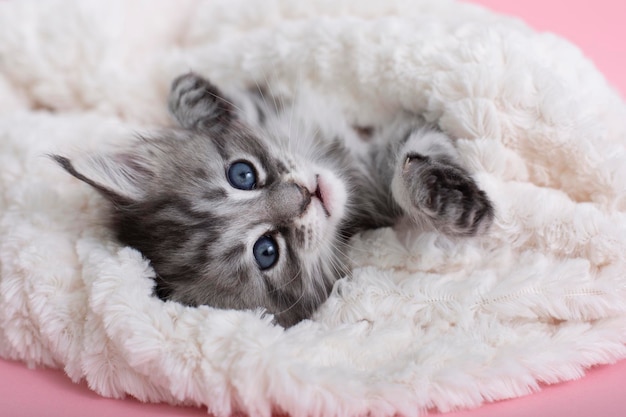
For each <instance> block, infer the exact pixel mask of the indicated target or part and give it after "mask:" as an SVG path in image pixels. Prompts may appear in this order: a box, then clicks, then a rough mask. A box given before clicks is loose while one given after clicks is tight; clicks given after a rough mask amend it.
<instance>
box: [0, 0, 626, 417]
mask: <svg viewBox="0 0 626 417" xmlns="http://www.w3.org/2000/svg"><path fill="white" fill-rule="evenodd" d="M189 69H193V70H195V71H197V72H200V73H202V74H205V75H207V76H209V77H211V78H212V79H213V80H214V81H215V82H216V83H218V84H221V85H227V84H235V83H241V82H246V83H251V82H255V81H257V82H260V83H262V82H264V81H265V80H266V79H272V80H277V81H276V82H277V84H276V88H283V89H284V90H285V91H287V92H289V91H293V89H295V88H297V85H298V83H299V82H301V81H302V80H307V81H310V82H311V83H313V84H314V85H315V86H316V87H317V88H319V89H320V90H322V91H324V92H326V93H327V94H331V95H336V96H337V97H338V98H339V100H341V103H342V105H343V108H344V109H345V111H346V114H348V115H349V117H351V118H353V119H354V120H355V121H357V122H359V123H362V124H368V123H371V122H381V121H382V122H384V121H385V120H387V119H389V118H390V117H392V115H393V114H394V113H396V112H398V111H400V110H401V109H407V110H410V111H414V112H418V113H421V114H424V115H425V117H426V118H428V119H429V120H432V121H436V122H437V123H438V125H439V126H440V127H441V128H442V129H443V130H445V131H446V132H448V133H449V134H450V135H452V136H454V137H456V138H458V146H459V148H460V149H461V150H462V152H463V155H464V158H465V160H466V162H467V163H468V164H469V165H470V166H471V167H472V169H473V170H475V171H476V172H477V178H478V179H479V181H480V182H481V184H482V185H483V187H484V188H485V189H486V190H487V191H488V192H489V194H490V195H491V196H492V197H493V199H494V200H495V202H496V205H497V212H498V218H497V221H496V224H495V226H494V227H493V229H492V231H491V233H490V235H489V236H486V237H485V238H482V239H475V240H465V241H451V240H448V239H445V238H443V237H441V236H437V235H434V234H425V235H416V234H415V233H412V232H411V231H406V230H405V229H404V228H402V229H403V230H404V231H403V232H402V233H400V232H399V231H398V230H393V229H386V230H378V231H374V232H370V233H367V234H366V235H363V236H360V237H358V238H357V239H355V241H354V250H353V255H354V257H355V259H356V260H357V262H358V264H359V265H360V267H359V268H357V269H356V271H355V272H354V276H353V277H352V278H351V279H346V280H342V281H340V282H338V283H337V285H336V288H335V290H334V292H333V294H332V296H331V297H330V299H329V300H328V302H327V303H325V305H324V306H323V308H322V309H321V310H320V311H319V312H318V314H316V316H315V317H314V319H313V320H309V321H305V322H303V323H301V324H300V325H298V326H296V327H295V328H291V329H289V330H288V331H284V330H283V329H282V328H279V327H275V326H273V325H271V323H270V322H269V321H268V319H261V318H259V317H260V316H261V313H260V312H235V311H218V310H214V309H212V308H209V307H202V308H185V307H183V306H180V305H177V304H174V303H163V302H161V301H159V300H157V299H155V298H153V297H151V295H150V294H151V291H152V285H153V283H152V280H151V278H150V277H151V276H152V270H151V269H150V266H149V264H148V263H147V262H146V261H145V260H143V259H142V257H141V255H140V254H139V253H138V252H137V251H135V250H132V249H129V248H123V247H121V246H120V245H119V244H118V243H116V242H115V240H114V239H113V238H112V235H111V233H110V232H109V230H108V229H107V227H106V224H105V222H104V219H105V217H106V211H107V207H106V205H105V203H104V201H103V200H102V199H101V198H100V197H99V196H98V195H96V193H94V191H93V190H91V189H90V188H89V187H88V186H86V185H84V184H82V183H80V182H78V181H76V180H74V179H73V178H71V177H70V176H69V175H67V174H66V173H65V172H63V171H62V170H61V169H60V168H58V167H57V166H55V164H53V163H52V162H51V161H50V160H49V159H47V158H46V157H45V155H46V154H47V153H49V152H55V151H56V152H60V151H62V152H64V153H68V152H69V151H74V150H80V149H87V148H90V149H93V148H101V147H103V146H111V144H115V143H119V142H120V141H125V140H129V139H131V138H132V137H133V135H134V133H135V132H137V131H138V130H144V129H150V128H153V127H155V126H159V125H165V124H167V123H169V121H168V117H167V114H166V111H165V105H164V100H165V95H166V92H167V89H168V85H169V83H170V80H171V79H172V78H173V77H174V76H175V75H177V74H179V73H181V72H184V71H187V70H189ZM279 84H280V85H279ZM625 144H626V106H625V105H624V102H623V101H622V100H621V99H620V98H619V97H618V96H617V94H615V92H614V91H613V90H612V89H611V88H610V87H608V86H607V84H606V82H605V80H604V78H603V77H602V76H601V75H600V74H599V73H598V71H597V70H596V69H595V68H594V67H593V65H592V64H591V63H590V62H589V61H587V60H586V59H585V58H584V57H583V56H582V55H581V53H580V52H579V50H578V49H576V48H575V47H572V46H571V45H569V44H568V43H566V42H564V41H562V40H560V39H558V38H557V37H555V36H551V35H546V34H536V33H534V32H532V31H531V30H529V29H528V28H527V27H526V26H524V25H523V24H522V23H520V22H517V21H514V20H512V19H509V18H504V17H500V16H497V15H494V14H492V13H489V12H487V11H485V10H482V9H480V8H477V7H474V6H470V5H466V4H462V3H455V2H451V1H448V0H446V1H443V0H431V1H426V0H422V1H418V0H412V1H406V2H404V1H399V0H398V1H389V0H359V1H356V0H354V1H349V0H320V1H315V2H314V1H296V0H294V1H288V0H264V1H254V0H222V1H218V0H211V1H206V2H201V1H194V0H188V1H184V2H183V1H171V2H156V1H133V2H124V1H117V2H112V1H107V2H90V1H81V2H75V1H50V2H34V1H33V2H29V1H8V2H0V191H1V192H0V210H1V211H0V266H1V272H0V274H1V275H0V356H2V357H4V358H10V359H16V360H21V361H25V362H26V363H27V364H29V365H31V366H50V367H57V368H63V369H64V370H65V372H66V373H67V374H68V375H69V377H70V378H72V379H73V380H74V381H78V380H80V379H82V378H85V379H86V380H87V382H88V383H89V386H90V387H91V389H93V390H94V391H96V392H98V393H100V394H102V395H105V396H112V397H122V396H124V395H126V394H130V395H132V396H134V397H137V398H139V399H140V400H145V401H166V402H169V403H179V404H180V403H185V404H197V405H203V406H206V407H208V410H209V411H210V412H212V413H214V414H215V415H217V416H227V415H229V414H231V413H233V412H236V411H243V412H245V413H248V414H249V415H255V416H270V415H271V413H272V412H276V411H282V412H287V413H289V414H291V415H293V416H309V415H310V416H332V415H342V416H356V415H366V414H367V413H368V412H371V415H376V416H391V415H394V414H396V413H400V414H403V415H407V416H416V415H419V414H421V413H423V412H425V411H427V410H431V409H439V410H443V411H445V410H450V409H453V408H458V407H472V406H477V405H479V404H480V403H481V402H483V401H485V400H488V401H491V400H497V399H502V398H508V397H512V396H519V395H523V394H526V393H529V392H531V391H533V390H536V389H538V387H539V386H540V385H541V384H542V383H555V382H558V381H562V380H567V379H572V378H577V377H580V376H581V375H582V374H583V372H584V369H585V368H587V367H589V366H592V365H594V364H603V363H609V362H613V361H615V360H617V359H620V358H623V357H626V348H625V345H624V343H625V342H626V147H625Z"/></svg>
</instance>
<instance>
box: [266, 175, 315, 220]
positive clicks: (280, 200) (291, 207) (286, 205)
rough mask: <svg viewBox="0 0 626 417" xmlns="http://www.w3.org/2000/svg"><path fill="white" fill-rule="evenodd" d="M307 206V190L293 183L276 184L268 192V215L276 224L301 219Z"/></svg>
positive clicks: (308, 198)
mask: <svg viewBox="0 0 626 417" xmlns="http://www.w3.org/2000/svg"><path fill="white" fill-rule="evenodd" d="M309 204H311V193H309V190H307V189H306V188H305V187H303V186H301V185H299V184H296V183H294V182H288V183H282V184H277V185H276V186H274V187H272V189H271V190H270V194H269V204H268V206H269V207H268V208H269V210H270V213H269V214H270V216H271V217H272V218H273V219H275V221H276V222H285V221H290V220H293V219H295V218H298V217H301V216H302V215H303V214H304V212H305V211H306V209H307V207H308V206H309Z"/></svg>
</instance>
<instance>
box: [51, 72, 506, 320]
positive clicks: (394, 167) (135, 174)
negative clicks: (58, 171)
mask: <svg viewBox="0 0 626 417" xmlns="http://www.w3.org/2000/svg"><path fill="white" fill-rule="evenodd" d="M302 96H303V99H301V100H295V101H294V102H293V103H291V104H286V103H284V102H281V105H280V106H279V105H277V104H276V101H275V100H273V99H270V100H269V101H270V102H272V103H273V104H272V105H270V104H268V102H267V101H266V97H265V96H264V95H263V94H259V93H258V92H257V93H249V94H244V93H238V94H233V95H230V96H228V98H226V96H225V95H224V94H223V93H222V92H221V91H220V90H219V89H218V88H216V87H215V86H214V85H213V84H211V83H210V82H209V81H207V80H206V79H204V78H202V77H200V76H198V75H196V74H193V73H190V74H186V75H183V76H180V77H179V78H177V79H176V80H175V81H174V82H173V84H172V88H171V92H170V96H169V109H170V111H171V113H172V114H173V116H174V118H175V119H176V120H177V121H178V123H179V124H180V128H173V129H171V130H167V131H164V132H161V133H157V134H155V135H154V137H150V138H140V139H138V140H136V141H135V142H134V143H133V144H132V145H130V146H129V147H128V148H127V149H122V150H119V151H118V152H116V153H111V154H100V155H90V156H85V157H81V158H77V159H75V160H71V161H70V160H69V159H67V158H65V157H63V156H58V155H54V156H53V158H54V159H56V161H57V162H58V163H59V164H60V165H61V166H62V167H63V168H65V169H66V170H67V171H68V172H69V173H70V174H72V175H73V176H75V177H76V178H78V179H80V180H82V181H84V182H86V183H87V184H89V185H91V186H92V187H93V188H95V189H96V190H98V191H99V192H100V193H101V194H102V195H104V197H106V198H107V199H108V200H109V201H110V202H111V203H112V205H113V207H114V209H113V211H112V224H113V227H114V230H115V231H116V233H117V236H118V238H119V240H120V242H122V243H123V244H125V245H129V246H132V247H134V248H136V249H138V250H139V251H141V252H142V254H143V255H144V256H146V257H147V258H148V259H149V260H150V261H151V264H152V266H153V268H154V270H155V271H156V278H155V280H156V293H157V295H158V296H159V297H160V298H162V299H166V300H174V301H178V302H181V303H184V304H187V305H192V306H196V305H201V304H207V305H210V306H214V307H218V308H225V309H228V308H233V309H255V308H259V307H261V308H265V309H266V310H267V311H268V312H269V313H271V314H273V315H274V316H275V320H276V321H277V322H278V323H279V324H281V325H283V326H286V327H287V326H291V325H294V324H296V323H298V322H299V321H300V320H303V319H305V318H308V317H309V316H310V315H311V314H312V313H313V312H314V311H315V309H316V308H317V307H318V306H319V305H320V303H322V302H323V301H324V300H325V299H326V298H327V297H328V294H329V292H330V290H331V287H332V285H333V283H334V282H335V281H336V280H337V279H339V278H341V277H343V276H346V275H347V274H349V272H350V262H349V259H348V258H347V255H346V254H347V252H348V241H349V239H350V238H351V237H352V236H353V235H354V234H355V233H357V232H359V231H362V230H366V229H372V228H378V227H385V226H391V225H393V224H394V223H395V222H396V221H397V220H398V219H399V218H400V217H401V216H408V217H409V218H410V219H412V220H413V221H414V222H415V223H417V224H419V225H420V227H428V228H434V229H436V230H438V231H440V232H441V233H445V234H447V235H451V236H474V235H477V234H480V233H482V232H484V231H485V230H486V229H487V228H488V227H489V225H490V224H491V222H492V220H493V217H494V209H493V206H492V204H491V202H490V200H489V198H488V197H487V195H486V194H485V192H483V191H482V190H481V189H480V188H479V187H478V185H477V184H476V182H475V181H474V180H473V179H472V177H471V175H470V174H469V172H468V171H467V170H466V169H465V168H463V167H462V166H461V164H460V162H459V159H458V156H457V151H456V149H455V148H454V146H453V143H452V141H451V140H450V138H448V137H447V136H446V135H445V134H443V133H442V132H440V131H438V130H436V129H435V128H433V127H432V126H429V125H426V124H425V123H422V122H420V121H419V118H417V117H415V116H413V117H411V118H410V119H409V120H399V121H398V122H395V123H393V124H391V125H390V126H387V127H385V128H380V129H373V130H372V132H369V133H370V135H369V136H370V137H369V138H368V140H367V141H364V140H362V139H361V138H360V136H359V133H358V132H357V131H355V129H352V128H351V127H350V126H349V125H348V123H347V122H346V121H345V120H343V119H342V118H341V117H340V116H339V112H337V111H334V110H332V109H329V108H327V107H328V106H326V105H325V104H324V103H322V105H319V103H318V104H315V103H314V102H313V103H312V102H311V100H309V101H307V97H306V95H302ZM235 102H236V103H237V105H235V104H234V103H235ZM316 119H321V120H316ZM363 132H364V130H361V133H363ZM366 133H367V132H366Z"/></svg>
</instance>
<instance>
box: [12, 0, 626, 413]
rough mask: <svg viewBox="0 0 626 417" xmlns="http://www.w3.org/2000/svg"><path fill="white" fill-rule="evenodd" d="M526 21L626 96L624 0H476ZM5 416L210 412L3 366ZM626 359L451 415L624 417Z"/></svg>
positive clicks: (56, 374)
mask: <svg viewBox="0 0 626 417" xmlns="http://www.w3.org/2000/svg"><path fill="white" fill-rule="evenodd" d="M474 2H475V3H480V4H484V5H486V6H488V7H490V8H492V9H494V10H496V11H500V12H503V13H507V14H512V15H516V16H519V17H521V18H523V19H524V20H526V21H527V22H528V23H529V24H531V26H533V27H534V28H536V29H538V30H542V31H550V32H554V33H557V34H559V35H562V36H564V37H566V38H567V39H569V40H570V41H572V42H574V43H575V44H577V45H579V46H580V47H581V49H582V50H583V52H584V53H585V54H586V55H587V56H589V57H590V58H591V59H592V60H593V61H594V62H595V63H596V65H597V66H598V68H599V69H600V70H601V71H602V72H603V73H604V74H605V75H606V76H607V78H608V80H609V82H610V83H611V84H612V85H614V86H615V87H617V88H618V89H619V90H620V91H621V93H622V96H626V72H625V71H624V68H625V67H626V42H624V40H625V39H626V25H624V18H626V1H624V0H596V1H588V0H543V1H541V0H514V1H506V0H474ZM0 375H1V377H0V416H7V417H38V416H49V417H56V416H59V417H61V416H63V417H73V416H81V417H82V416H90V417H100V416H102V417H104V416H116V417H141V416H172V417H183V416H187V417H191V416H201V415H206V410H204V411H203V410H201V409H196V408H185V407H172V406H167V405H154V404H141V403H139V402H138V401H135V400H132V399H127V400H123V401H121V400H111V399H105V398H101V397H99V396H97V395H96V394H94V393H93V392H91V391H89V389H88V388H87V386H86V385H85V384H84V383H83V384H79V385H77V384H73V383H72V382H71V381H70V380H69V379H68V378H67V377H65V376H64V375H63V373H62V372H60V371H52V370H34V371H33V370H29V369H26V367H25V366H23V365H22V364H18V363H10V362H6V361H2V360H0ZM625 386H626V361H623V362H620V363H618V364H615V365H612V366H604V367H599V368H596V369H593V370H591V371H590V372H589V373H588V375H587V376H586V377H585V378H583V379H581V380H579V381H573V382H568V383H563V384H559V385H554V386H549V387H545V388H544V389H543V390H542V391H541V392H539V393H536V394H533V395H530V396H527V397H524V398H519V399H513V400H509V401H502V402H498V403H495V404H488V405H485V406H483V407H481V408H479V409H476V410H472V411H460V412H454V413H449V414H446V417H527V416H533V417H562V416H568V417H589V416H599V417H619V416H626V395H624V387H625Z"/></svg>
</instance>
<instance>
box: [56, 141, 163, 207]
mask: <svg viewBox="0 0 626 417" xmlns="http://www.w3.org/2000/svg"><path fill="white" fill-rule="evenodd" d="M51 157H52V159H54V160H55V161H56V162H57V163H58V164H59V165H61V167H63V168H64V169H65V170H66V171H67V172H69V173H70V174H71V175H73V176H74V177H76V178H78V179H79V180H81V181H83V182H85V183H87V184H89V185H91V186H92V187H93V188H95V189H96V190H98V191H99V192H100V193H101V194H102V195H104V196H105V197H106V198H107V199H109V200H110V201H111V202H113V203H114V204H116V205H128V204H132V203H133V202H137V201H140V200H141V199H142V198H143V197H144V196H145V191H144V190H145V189H146V188H147V186H148V184H150V183H151V181H153V179H154V177H155V175H156V173H155V169H154V166H153V164H152V163H151V162H150V160H149V159H148V158H145V157H142V156H141V154H133V153H130V152H128V153H117V154H110V155H95V156H85V157H80V158H76V159H73V160H69V159H68V158H66V157H64V156H60V155H51Z"/></svg>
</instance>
